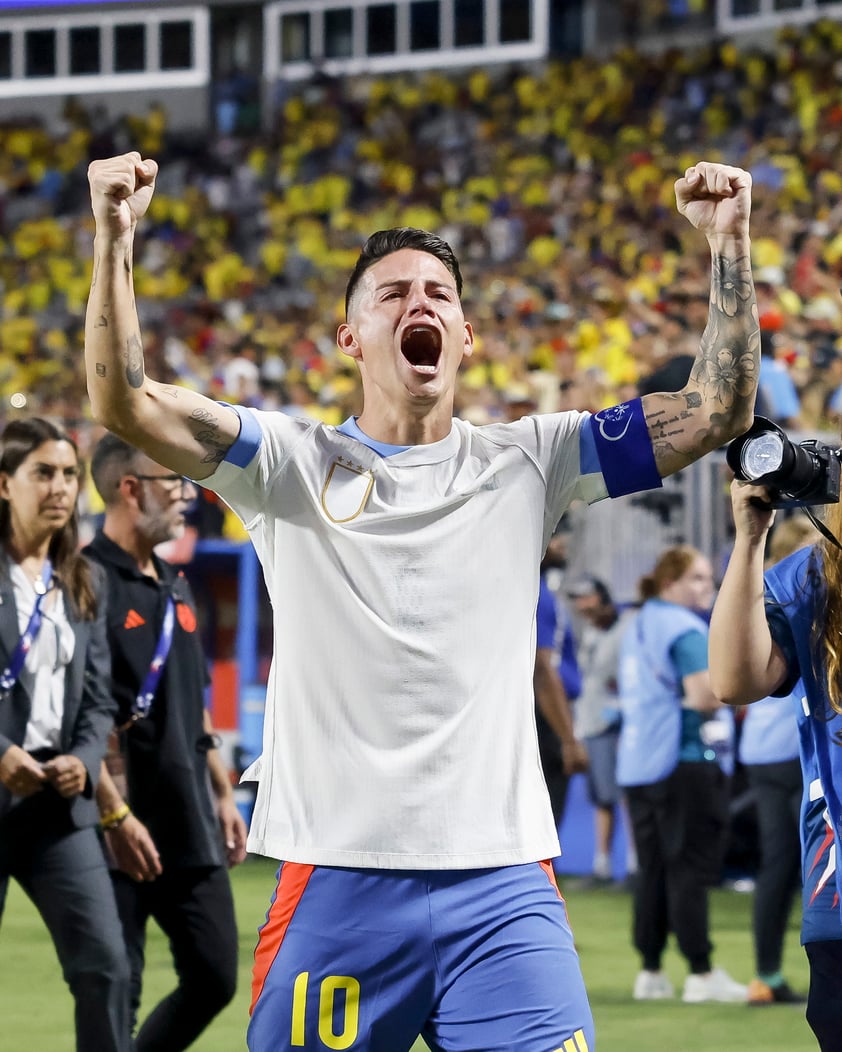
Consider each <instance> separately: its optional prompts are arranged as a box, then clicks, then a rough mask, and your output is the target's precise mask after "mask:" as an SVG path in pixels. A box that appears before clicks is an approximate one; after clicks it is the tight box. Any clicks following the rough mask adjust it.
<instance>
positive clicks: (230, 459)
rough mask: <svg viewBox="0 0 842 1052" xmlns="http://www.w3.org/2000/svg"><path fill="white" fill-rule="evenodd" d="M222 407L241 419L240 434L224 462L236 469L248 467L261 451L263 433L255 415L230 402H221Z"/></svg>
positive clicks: (230, 447) (229, 449)
mask: <svg viewBox="0 0 842 1052" xmlns="http://www.w3.org/2000/svg"><path fill="white" fill-rule="evenodd" d="M219 404H220V405H224V406H227V407H228V408H229V409H233V410H234V412H235V413H236V414H237V416H238V417H239V418H240V433H239V435H237V437H236V438H235V439H234V441H233V443H232V444H231V445H230V446H229V448H228V452H227V453H226V454H225V456H224V457H223V462H224V463H226V464H233V465H234V467H236V468H244V467H247V466H248V465H249V464H250V463H251V462H252V460H253V459H254V454H255V453H256V452H257V451H258V449H260V443H261V442H262V441H263V432H262V431H261V430H260V424H258V422H257V421H256V420H255V418H254V415H253V414H252V413H250V412H249V411H248V409H244V408H243V407H242V406H239V405H231V403H230V402H220V403H219Z"/></svg>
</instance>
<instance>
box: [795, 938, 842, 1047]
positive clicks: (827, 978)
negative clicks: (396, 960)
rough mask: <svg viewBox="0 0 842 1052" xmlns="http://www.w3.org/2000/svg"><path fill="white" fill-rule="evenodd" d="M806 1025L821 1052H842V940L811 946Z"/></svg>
mask: <svg viewBox="0 0 842 1052" xmlns="http://www.w3.org/2000/svg"><path fill="white" fill-rule="evenodd" d="M804 949H805V951H806V953H807V960H808V961H809V962H810V992H809V994H808V995H807V1022H808V1023H809V1024H810V1029H811V1030H812V1031H813V1033H814V1034H815V1035H816V1039H817V1040H818V1042H819V1048H820V1049H821V1052H842V940H839V941H837V940H834V941H827V942H808V943H806V944H805V946H804Z"/></svg>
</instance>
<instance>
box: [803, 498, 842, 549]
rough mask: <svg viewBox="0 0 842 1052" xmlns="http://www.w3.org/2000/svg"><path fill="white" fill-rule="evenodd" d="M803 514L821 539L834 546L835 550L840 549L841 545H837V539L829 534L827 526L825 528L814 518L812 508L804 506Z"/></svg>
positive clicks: (819, 520)
mask: <svg viewBox="0 0 842 1052" xmlns="http://www.w3.org/2000/svg"><path fill="white" fill-rule="evenodd" d="M804 514H805V515H806V516H807V518H808V519H809V520H810V522H812V524H813V525H814V526H815V527H816V529H817V530H818V531H819V533H820V534H821V535H822V537H824V538H825V539H826V540H828V541H830V543H831V544H834V545H835V546H836V547H837V548H842V544H840V543H839V541H838V539H837V538H836V537H834V535H833V534H832V533H831V532H830V530H829V529H828V528H827V526H825V524H824V523H823V522H822V521H821V519H819V518H817V517H816V515H815V514H814V513H813V509H812V508H810V507H809V506H805V508H804Z"/></svg>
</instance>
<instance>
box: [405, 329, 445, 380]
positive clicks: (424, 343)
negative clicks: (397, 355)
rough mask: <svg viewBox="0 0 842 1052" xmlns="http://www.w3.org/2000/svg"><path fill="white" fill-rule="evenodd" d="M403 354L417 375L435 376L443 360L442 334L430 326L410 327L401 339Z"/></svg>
mask: <svg viewBox="0 0 842 1052" xmlns="http://www.w3.org/2000/svg"><path fill="white" fill-rule="evenodd" d="M401 354H402V355H403V357H404V359H405V360H406V362H407V363H408V364H409V365H410V366H411V367H412V369H413V370H414V371H415V372H416V373H421V374H422V375H424V376H435V375H436V373H437V372H438V368H439V359H440V358H441V333H440V332H439V330H438V329H435V328H433V327H432V326H430V325H410V326H408V327H407V328H406V329H405V330H404V333H403V336H402V337H401Z"/></svg>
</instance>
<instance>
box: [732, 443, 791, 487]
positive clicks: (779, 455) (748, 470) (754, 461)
mask: <svg viewBox="0 0 842 1052" xmlns="http://www.w3.org/2000/svg"><path fill="white" fill-rule="evenodd" d="M783 459H784V443H783V439H782V437H781V436H780V435H779V434H777V433H776V432H775V431H764V432H761V433H760V434H758V435H753V436H752V437H751V438H749V439H748V441H747V442H745V444H744V445H743V448H742V449H741V450H740V467H741V468H742V471H743V475H744V476H745V477H746V479H747V480H749V481H750V482H754V481H756V480H757V479H759V478H762V477H763V476H764V475H768V474H769V473H770V472H772V471H777V470H778V468H780V466H781V464H783Z"/></svg>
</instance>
